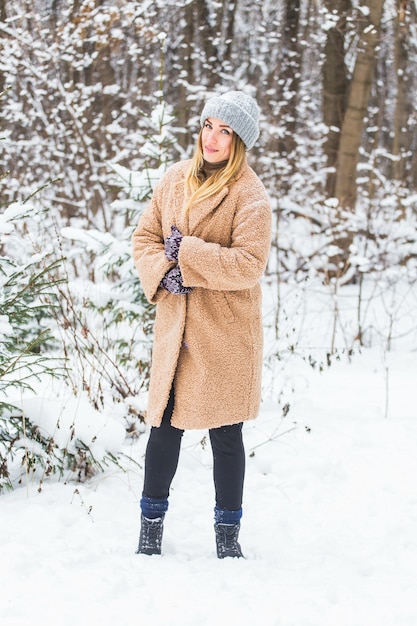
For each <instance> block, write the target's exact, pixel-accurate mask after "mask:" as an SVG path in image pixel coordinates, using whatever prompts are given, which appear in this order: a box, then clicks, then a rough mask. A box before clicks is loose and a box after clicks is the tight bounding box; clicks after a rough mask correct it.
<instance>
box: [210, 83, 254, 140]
mask: <svg viewBox="0 0 417 626" xmlns="http://www.w3.org/2000/svg"><path fill="white" fill-rule="evenodd" d="M208 117H215V118H217V119H218V120H222V121H223V122H225V123H226V124H227V125H228V126H230V128H231V129H232V130H233V131H234V132H235V133H236V134H237V135H239V137H240V138H241V139H242V141H243V143H244V144H245V146H246V149H247V150H250V149H251V148H252V147H253V146H254V145H255V142H256V140H257V139H258V137H259V108H258V105H257V104H256V102H255V100H254V99H253V98H251V97H250V96H248V95H246V94H245V93H243V91H228V92H227V93H224V94H223V95H221V96H214V98H210V100H207V102H206V104H205V106H204V109H203V112H202V114H201V118H200V121H201V126H203V125H204V122H205V121H206V119H207V118H208Z"/></svg>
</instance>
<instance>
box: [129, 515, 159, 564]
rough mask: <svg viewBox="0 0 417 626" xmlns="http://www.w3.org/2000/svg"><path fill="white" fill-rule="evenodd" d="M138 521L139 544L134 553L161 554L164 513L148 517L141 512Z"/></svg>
mask: <svg viewBox="0 0 417 626" xmlns="http://www.w3.org/2000/svg"><path fill="white" fill-rule="evenodd" d="M140 522H141V525H140V535H139V545H138V549H137V550H136V554H149V555H151V554H161V545H162V533H163V530H164V515H162V516H161V517H157V518H155V519H149V518H148V517H145V516H144V515H143V513H142V515H141V518H140Z"/></svg>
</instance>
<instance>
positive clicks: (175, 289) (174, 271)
mask: <svg viewBox="0 0 417 626" xmlns="http://www.w3.org/2000/svg"><path fill="white" fill-rule="evenodd" d="M161 287H163V288H164V289H166V290H167V291H169V292H170V293H173V294H175V295H183V294H187V293H190V291H192V290H193V288H192V287H184V285H183V284H182V274H181V270H180V268H179V267H178V265H177V266H176V267H171V269H170V270H168V271H167V273H166V274H165V276H164V277H163V279H162V280H161Z"/></svg>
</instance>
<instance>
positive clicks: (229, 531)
mask: <svg viewBox="0 0 417 626" xmlns="http://www.w3.org/2000/svg"><path fill="white" fill-rule="evenodd" d="M214 530H215V533H216V548H217V556H218V558H219V559H224V558H225V557H227V556H231V557H237V558H239V557H243V554H242V550H241V547H240V544H239V543H238V536H239V530H240V523H238V524H214Z"/></svg>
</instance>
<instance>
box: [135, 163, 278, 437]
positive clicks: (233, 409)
mask: <svg viewBox="0 0 417 626" xmlns="http://www.w3.org/2000/svg"><path fill="white" fill-rule="evenodd" d="M188 167H189V161H183V162H180V163H177V164H176V165H173V166H171V167H170V168H169V169H168V170H167V172H166V173H165V175H164V177H163V178H162V180H161V181H160V183H159V184H158V185H157V187H156V189H155V191H154V194H153V197H152V200H151V202H150V204H149V205H148V207H147V208H146V209H145V211H144V213H143V214H142V216H141V218H140V220H139V224H138V226H137V228H136V230H135V232H134V234H133V238H132V241H133V258H134V261H135V265H136V267H137V270H138V273H139V278H140V280H141V283H142V287H143V290H144V292H145V295H146V297H147V299H148V300H149V302H150V303H152V304H156V318H155V326H154V345H153V354H152V367H151V379H150V387H149V402H148V411H147V421H148V422H149V423H150V424H151V425H153V426H159V425H160V423H161V420H162V416H163V412H164V409H165V407H166V405H167V402H168V397H169V393H170V389H171V385H172V382H173V381H174V390H175V406H174V411H173V414H172V418H171V424H172V425H173V426H174V427H176V428H181V429H206V428H217V427H220V426H224V425H227V424H236V423H238V422H242V421H245V420H249V419H253V418H255V417H256V416H257V414H258V412H259V405H260V396H261V370H262V345H263V327H262V312H261V287H260V284H259V281H260V278H261V276H262V274H263V272H264V269H265V266H266V263H267V260H268V255H269V250H270V241H271V208H270V203H269V200H268V196H267V194H266V191H265V188H264V186H263V185H262V183H261V181H260V180H259V178H258V177H257V176H256V174H255V173H254V171H253V170H252V169H251V168H250V167H249V165H248V164H247V162H246V161H245V163H244V165H243V166H242V167H241V169H240V170H239V172H238V174H237V175H236V177H235V179H234V180H233V182H232V183H231V184H230V185H229V186H228V187H226V188H224V189H223V190H222V191H221V192H220V193H218V194H217V195H215V196H213V197H211V198H209V199H207V200H204V201H202V202H200V203H199V204H197V205H195V206H193V208H192V209H191V211H190V213H189V216H185V213H184V179H185V174H186V172H187V169H188ZM172 224H175V225H176V226H177V228H178V229H179V230H180V231H181V233H182V234H183V239H182V242H181V246H180V250H179V257H178V264H179V266H180V268H181V272H182V276H183V283H184V286H186V287H193V288H194V289H193V291H192V292H191V293H189V294H188V295H175V294H171V293H169V292H168V291H166V290H165V289H163V288H161V287H159V283H160V282H161V279H162V278H163V276H164V275H165V273H166V272H167V270H169V269H170V268H171V267H173V266H174V265H175V263H174V262H172V261H168V260H167V259H166V257H165V253H164V240H165V239H166V238H167V237H168V236H169V235H170V234H171V225H172Z"/></svg>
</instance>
